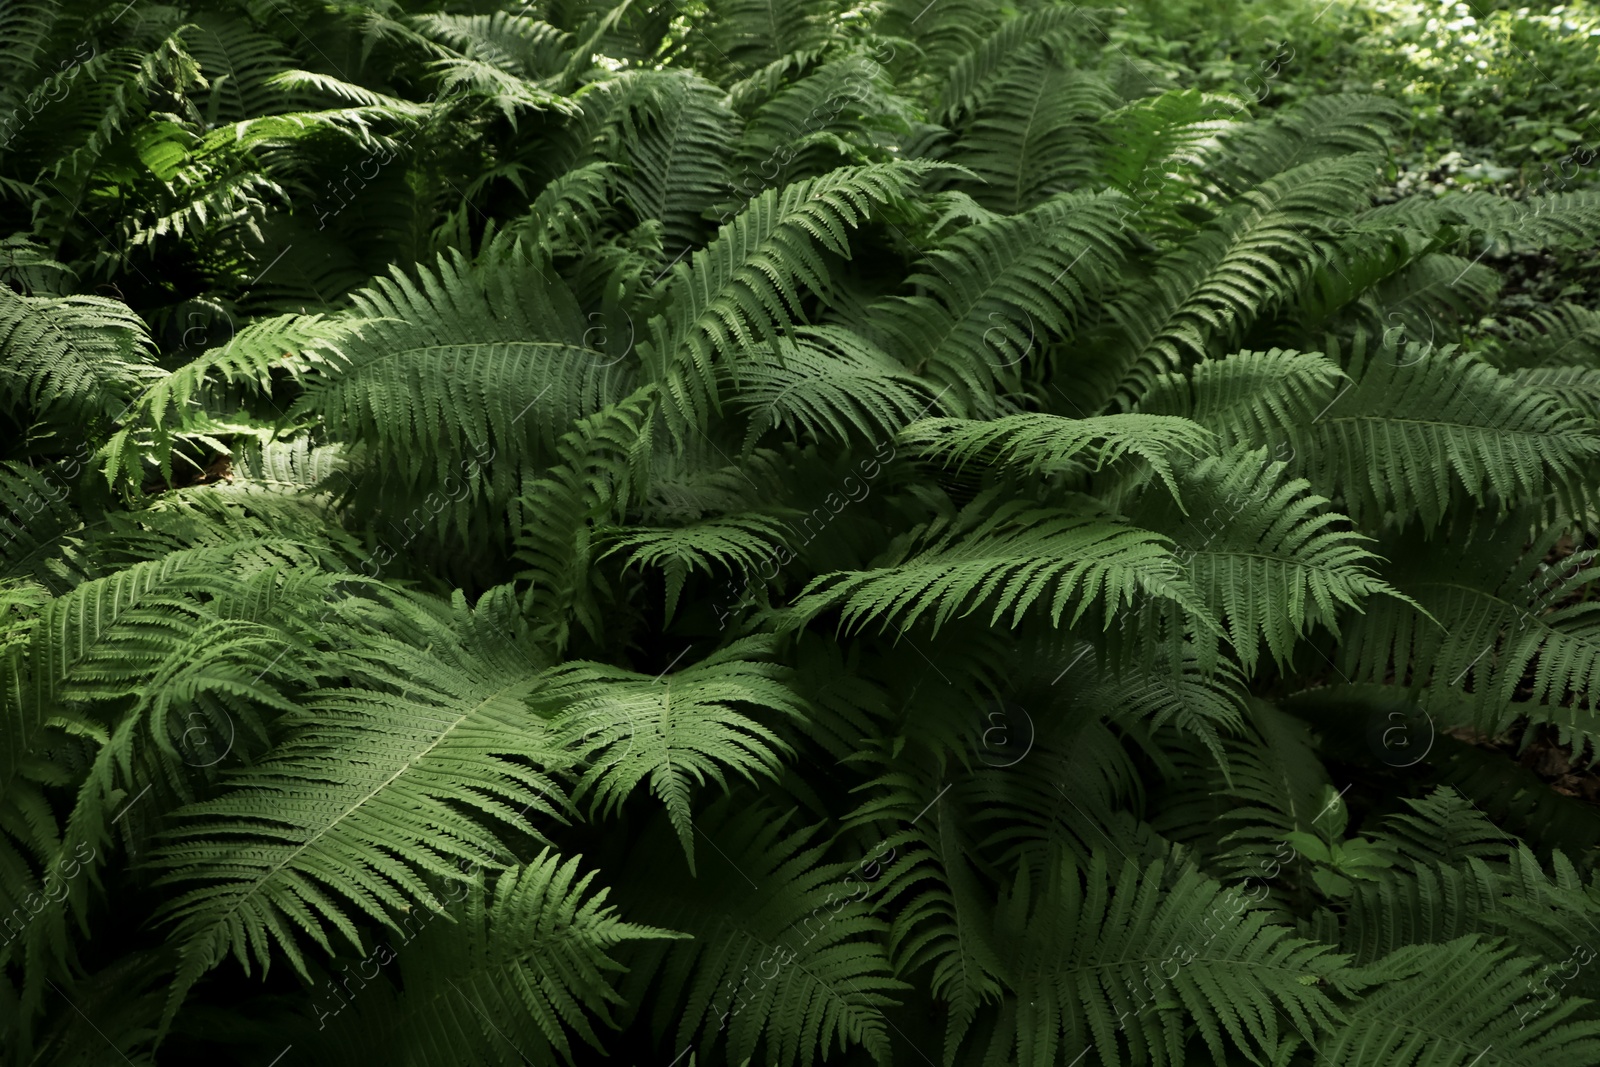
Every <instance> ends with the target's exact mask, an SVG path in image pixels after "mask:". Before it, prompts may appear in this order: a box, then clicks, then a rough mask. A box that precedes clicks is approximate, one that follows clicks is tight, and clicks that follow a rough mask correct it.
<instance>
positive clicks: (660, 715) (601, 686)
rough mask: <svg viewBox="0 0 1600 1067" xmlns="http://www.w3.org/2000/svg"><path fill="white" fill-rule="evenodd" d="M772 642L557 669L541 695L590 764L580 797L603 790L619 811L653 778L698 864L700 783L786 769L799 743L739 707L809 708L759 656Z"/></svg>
mask: <svg viewBox="0 0 1600 1067" xmlns="http://www.w3.org/2000/svg"><path fill="white" fill-rule="evenodd" d="M763 650H764V643H763V639H760V638H755V639H747V640H745V641H741V642H736V643H734V644H732V645H729V646H728V647H726V648H723V649H720V650H718V651H717V652H714V653H712V654H711V655H710V656H708V657H706V658H705V659H703V660H701V661H700V662H699V663H696V664H694V665H693V666H691V667H686V668H683V669H682V670H679V671H676V672H674V673H672V674H670V675H668V674H665V673H663V674H661V675H658V676H656V677H655V678H647V677H646V676H644V675H641V674H635V673H633V672H632V671H626V670H622V669H620V668H617V667H608V666H606V665H605V664H601V663H585V662H582V661H574V662H571V663H566V664H563V665H562V666H560V667H559V668H556V669H555V670H554V671H552V672H550V673H549V674H548V675H547V676H546V677H545V679H544V683H545V686H544V689H543V690H542V692H541V693H540V695H539V700H540V704H541V706H543V707H548V708H550V709H552V712H553V714H554V718H553V726H552V728H553V729H554V730H555V731H556V736H557V738H558V739H559V742H560V744H561V746H562V747H563V748H569V749H571V750H572V751H573V752H575V753H576V754H577V756H578V758H580V759H582V760H585V761H586V762H587V763H588V765H589V766H588V769H587V770H586V771H585V772H584V775H583V777H582V779H581V780H580V781H579V783H578V788H577V791H576V793H575V794H574V797H575V798H577V799H581V798H582V797H584V796H586V795H589V794H593V797H594V801H595V804H596V805H597V806H599V807H601V808H603V809H605V810H608V811H609V810H614V809H616V808H617V807H619V806H620V805H621V804H622V802H623V800H625V799H626V798H627V797H628V796H629V794H631V793H632V792H633V791H634V790H635V789H636V788H637V787H638V786H639V784H640V783H642V782H644V781H645V780H646V779H648V780H649V783H650V791H651V792H652V793H653V794H655V795H656V796H657V797H658V798H660V800H661V802H662V803H663V804H664V805H666V808H667V813H668V815H670V816H671V819H672V825H673V828H674V829H675V830H676V831H677V834H678V839H679V841H680V842H681V843H682V845H683V851H684V855H686V856H687V857H688V859H689V870H690V871H691V872H692V871H694V869H695V860H694V835H693V827H692V817H691V813H690V801H691V797H692V790H693V788H694V787H695V786H698V785H704V784H705V783H706V781H707V780H708V779H709V780H711V781H714V782H716V783H717V784H718V785H719V786H721V787H722V788H723V789H727V788H728V779H727V775H726V772H727V771H732V772H734V773H737V774H740V775H742V776H744V777H746V778H748V779H751V780H754V778H755V776H756V774H758V773H759V774H762V775H765V776H767V777H776V775H777V773H778V768H779V766H780V758H779V757H780V756H782V755H786V754H788V753H789V751H790V749H789V746H788V745H787V744H786V743H785V742H784V741H783V740H782V739H781V738H780V737H779V736H778V735H777V734H776V733H774V732H773V731H772V730H771V729H770V728H768V727H767V726H765V725H763V724H762V723H761V721H760V720H759V719H756V718H752V717H751V716H750V715H748V714H746V713H745V712H743V711H741V710H739V709H740V708H741V707H751V708H757V709H764V710H766V711H768V712H775V713H777V714H778V715H779V716H786V717H789V718H794V719H799V718H802V717H804V714H805V710H804V705H803V704H802V703H801V702H800V701H799V700H798V698H797V697H796V696H795V694H794V692H793V691H792V690H791V689H790V688H789V687H788V685H787V684H786V681H785V680H786V672H785V671H784V670H783V669H782V668H781V667H778V666H776V665H774V664H772V663H766V662H761V661H760V660H757V659H753V658H750V657H753V656H756V655H759V654H760V653H761V652H762V651H763Z"/></svg>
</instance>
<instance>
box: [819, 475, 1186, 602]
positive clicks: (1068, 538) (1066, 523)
mask: <svg viewBox="0 0 1600 1067" xmlns="http://www.w3.org/2000/svg"><path fill="white" fill-rule="evenodd" d="M912 544H915V545H917V548H916V549H914V550H913V549H912V548H911V545H912ZM1051 590H1053V593H1052V595H1051V597H1050V600H1049V610H1050V621H1051V623H1052V624H1055V625H1060V622H1061V617H1062V615H1063V614H1065V612H1066V610H1067V608H1068V606H1069V605H1073V604H1075V605H1076V606H1075V607H1074V608H1073V611H1072V614H1071V616H1070V619H1069V621H1070V622H1074V623H1075V622H1076V621H1077V620H1078V619H1079V618H1081V617H1082V616H1083V615H1084V614H1085V613H1086V612H1087V611H1088V610H1089V608H1090V607H1091V606H1092V605H1093V604H1094V603H1095V601H1097V600H1098V601H1100V602H1101V606H1102V608H1103V612H1104V622H1105V625H1107V626H1109V625H1110V623H1111V619H1112V617H1113V616H1114V615H1115V613H1116V611H1117V609H1118V608H1119V607H1121V606H1123V605H1124V604H1129V603H1132V601H1133V599H1134V597H1135V595H1136V594H1140V593H1143V594H1146V595H1148V596H1152V597H1155V598H1157V599H1160V600H1169V601H1171V602H1173V603H1174V604H1176V605H1177V606H1179V607H1180V608H1183V609H1184V610H1186V611H1189V612H1191V613H1193V614H1194V615H1196V616H1197V617H1198V618H1199V619H1201V620H1202V621H1203V622H1204V623H1205V624H1210V621H1209V619H1206V617H1205V612H1204V609H1202V608H1201V607H1200V606H1199V602H1198V600H1197V599H1196V597H1195V595H1194V591H1193V590H1192V589H1191V588H1190V586H1189V585H1188V583H1187V581H1185V579H1184V578H1183V577H1182V576H1181V573H1180V571H1179V566H1178V562H1177V560H1176V559H1175V558H1174V557H1173V555H1172V553H1171V551H1170V550H1169V549H1168V547H1167V542H1166V539H1165V538H1163V537H1161V536H1160V535H1158V534H1154V533H1150V532H1149V531H1146V530H1140V529H1137V528H1135V527H1132V526H1127V525H1123V524H1121V523H1117V522H1114V521H1111V520H1108V519H1103V518H1097V517H1086V516H1083V515H1078V514H1074V513H1072V512H1068V511H1062V510H1053V509H1041V508H1032V507H1029V506H1028V504H1027V503H1026V502H1025V501H1020V500H1011V501H1006V502H1004V503H999V504H996V502H995V500H994V499H993V494H985V495H984V496H981V497H979V498H978V500H976V501H974V502H973V504H971V505H969V506H968V508H966V509H965V510H963V511H962V512H961V513H960V514H959V515H957V516H955V517H954V518H949V519H937V520H935V521H934V522H932V523H930V524H928V525H927V526H925V527H922V528H920V529H919V530H917V531H915V532H914V533H913V535H912V536H911V537H909V538H906V539H904V540H903V542H902V544H901V546H900V547H899V548H898V549H897V551H896V554H895V556H894V557H893V558H891V559H889V560H886V561H885V562H884V565H883V566H881V567H879V568H877V569H874V570H867V571H854V572H847V573H837V574H825V575H822V576H820V577H818V578H816V579H815V580H813V581H812V582H811V584H810V585H808V586H807V587H806V588H805V590H803V592H802V595H801V597H800V599H799V600H797V601H796V602H795V604H794V609H795V612H796V619H797V621H803V620H808V619H813V618H815V617H816V616H817V615H819V614H821V613H822V612H823V611H826V610H828V609H829V608H831V607H833V606H835V605H838V606H840V607H841V609H842V610H841V615H840V625H841V626H842V627H844V628H845V629H847V630H855V629H860V628H862V627H864V626H865V625H866V624H867V623H869V622H877V623H878V624H879V625H880V626H882V627H885V628H887V627H890V626H894V627H896V628H898V629H901V630H906V629H910V628H911V627H912V626H914V625H915V624H916V623H917V622H918V620H920V619H922V618H923V617H924V616H930V615H931V616H932V622H933V628H934V630H935V631H937V630H938V629H939V627H941V626H942V625H944V624H945V623H946V622H948V621H949V620H950V619H952V618H955V617H958V615H969V614H971V613H972V612H974V611H977V610H978V608H979V607H981V606H984V605H986V604H989V603H991V602H992V603H993V604H994V609H993V611H992V612H991V614H990V617H989V621H990V623H991V624H993V623H996V622H998V621H999V619H1000V618H1001V617H1002V616H1003V615H1005V614H1006V613H1007V612H1009V613H1010V614H1011V624H1012V625H1015V624H1016V622H1017V620H1018V619H1020V618H1021V617H1022V615H1023V613H1024V612H1025V611H1027V610H1028V608H1029V607H1031V606H1033V604H1034V603H1035V602H1037V601H1039V599H1040V598H1041V597H1042V596H1044V595H1045V593H1046V592H1047V591H1051ZM1211 625H1214V624H1211Z"/></svg>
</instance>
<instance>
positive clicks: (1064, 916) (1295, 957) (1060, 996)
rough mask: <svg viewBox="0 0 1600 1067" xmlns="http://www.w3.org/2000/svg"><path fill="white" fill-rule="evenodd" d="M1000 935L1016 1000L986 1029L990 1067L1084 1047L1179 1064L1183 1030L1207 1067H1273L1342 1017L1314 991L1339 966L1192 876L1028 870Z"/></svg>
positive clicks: (1109, 1059) (1105, 1056)
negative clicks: (1201, 1047)
mask: <svg viewBox="0 0 1600 1067" xmlns="http://www.w3.org/2000/svg"><path fill="white" fill-rule="evenodd" d="M1223 909H1227V911H1226V914H1224V913H1223ZM996 926H997V927H998V928H999V931H1003V934H1002V936H1003V938H1004V940H1003V944H1004V945H1005V948H1006V949H1007V954H1008V956H1009V958H1010V963H1009V966H1008V973H1007V979H1008V983H1009V984H1010V985H1011V986H1012V988H1013V989H1014V990H1015V996H1016V999H1015V1000H1014V1001H1013V1002H1011V1003H1010V1004H1008V1005H1007V1007H1008V1009H1009V1010H1007V1011H1005V1012H1003V1013H1002V1014H1001V1015H1000V1017H999V1018H998V1019H997V1021H996V1026H995V1030H994V1034H993V1036H992V1038H991V1039H990V1043H989V1053H988V1059H989V1060H990V1061H991V1062H1001V1061H1007V1060H1009V1061H1011V1062H1015V1063H1019V1064H1023V1065H1026V1067H1047V1065H1051V1064H1060V1063H1065V1062H1070V1058H1071V1057H1072V1056H1075V1055H1079V1054H1080V1052H1079V1051H1078V1050H1080V1049H1082V1048H1084V1047H1085V1046H1087V1047H1088V1048H1091V1049H1094V1050H1095V1052H1096V1054H1097V1055H1098V1056H1099V1057H1100V1058H1101V1059H1102V1060H1103V1061H1105V1062H1106V1063H1122V1062H1123V1057H1124V1053H1123V1046H1124V1045H1125V1046H1126V1048H1127V1053H1126V1055H1127V1056H1128V1057H1130V1058H1131V1059H1132V1060H1133V1061H1134V1062H1149V1063H1153V1064H1168V1063H1182V1062H1184V1057H1183V1053H1182V1048H1183V1044H1184V1034H1185V1031H1186V1029H1187V1028H1188V1027H1190V1026H1193V1027H1194V1028H1195V1030H1196V1032H1197V1035H1198V1037H1199V1038H1200V1039H1201V1040H1202V1041H1203V1042H1204V1043H1205V1046H1206V1048H1207V1050H1208V1051H1209V1052H1210V1054H1211V1056H1212V1057H1214V1059H1215V1060H1216V1061H1217V1062H1224V1061H1225V1060H1226V1056H1227V1053H1226V1051H1225V1049H1226V1048H1227V1047H1229V1046H1233V1047H1239V1048H1244V1049H1249V1050H1252V1051H1253V1052H1256V1053H1257V1054H1264V1055H1266V1056H1267V1057H1269V1060H1268V1062H1281V1060H1276V1057H1278V1056H1279V1055H1281V1053H1282V1052H1283V1051H1284V1050H1285V1046H1289V1047H1292V1046H1293V1045H1294V1044H1296V1043H1297V1038H1298V1037H1299V1036H1304V1037H1309V1036H1311V1035H1312V1034H1314V1033H1316V1032H1317V1031H1319V1030H1321V1029H1323V1028H1325V1027H1330V1026H1332V1025H1334V1024H1335V1023H1336V1021H1337V1020H1338V1018H1339V1012H1338V1008H1337V1007H1336V1006H1335V1004H1334V1002H1333V1001H1332V1000H1331V999H1329V997H1328V994H1327V993H1326V992H1325V991H1324V990H1323V989H1322V988H1320V986H1321V985H1322V984H1324V983H1338V982H1341V981H1342V975H1343V971H1344V968H1343V959H1342V958H1341V957H1339V956H1336V955H1334V954H1333V953H1332V952H1331V951H1330V950H1329V949H1328V947H1327V946H1324V945H1318V944H1316V943H1314V942H1308V941H1304V940H1301V939H1300V938H1297V937H1295V936H1293V934H1292V933H1291V932H1290V931H1289V930H1288V929H1287V928H1285V927H1281V926H1274V925H1271V924H1269V923H1268V922H1267V921H1266V919H1265V918H1264V916H1263V914H1262V913H1261V912H1260V911H1258V910H1253V909H1251V908H1250V907H1249V902H1248V901H1247V900H1246V899H1245V898H1243V897H1242V896H1239V895H1237V894H1234V895H1233V896H1232V897H1228V896H1225V894H1224V892H1223V889H1222V886H1221V885H1220V884H1218V883H1217V882H1215V881H1213V880H1211V879H1210V878H1207V877H1206V876H1204V875H1202V874H1200V873H1199V872H1198V871H1196V870H1194V869H1193V868H1187V869H1183V870H1180V871H1179V872H1177V874H1176V877H1175V878H1173V879H1172V882H1171V884H1170V886H1168V885H1167V875H1166V867H1165V864H1163V863H1162V862H1161V861H1157V862H1155V863H1152V864H1150V865H1149V866H1147V867H1144V868H1142V869H1141V868H1140V867H1139V866H1137V865H1136V864H1134V863H1132V862H1129V863H1126V864H1125V865H1124V866H1123V867H1122V870H1121V872H1120V874H1119V875H1117V876H1115V877H1113V876H1112V875H1111V874H1110V872H1109V871H1108V870H1107V864H1106V861H1105V858H1104V856H1103V854H1097V855H1096V856H1095V859H1094V862H1093V863H1092V864H1091V865H1090V867H1089V869H1088V870H1087V871H1079V870H1076V869H1075V868H1073V867H1072V866H1071V865H1069V864H1065V863H1057V864H1056V865H1054V866H1052V867H1051V868H1049V869H1048V870H1046V871H1044V872H1042V874H1039V875H1030V874H1029V873H1027V872H1024V873H1022V874H1019V875H1018V877H1017V879H1016V881H1015V882H1014V883H1013V884H1012V885H1011V886H1010V887H1009V889H1008V890H1007V892H1006V893H1005V895H1004V896H1002V898H1001V900H1000V904H999V908H998V915H997V917H996ZM1167 968H1170V970H1168V969H1167ZM1246 976H1247V977H1246ZM1140 985H1142V986H1144V989H1143V990H1140V989H1138V988H1137V987H1138V986H1140ZM1285 1020H1287V1022H1288V1024H1289V1026H1290V1027H1292V1028H1293V1031H1298V1034H1296V1033H1295V1032H1293V1031H1291V1032H1289V1033H1285V1032H1284V1031H1283V1029H1282V1025H1281V1024H1282V1023H1283V1021H1285Z"/></svg>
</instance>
